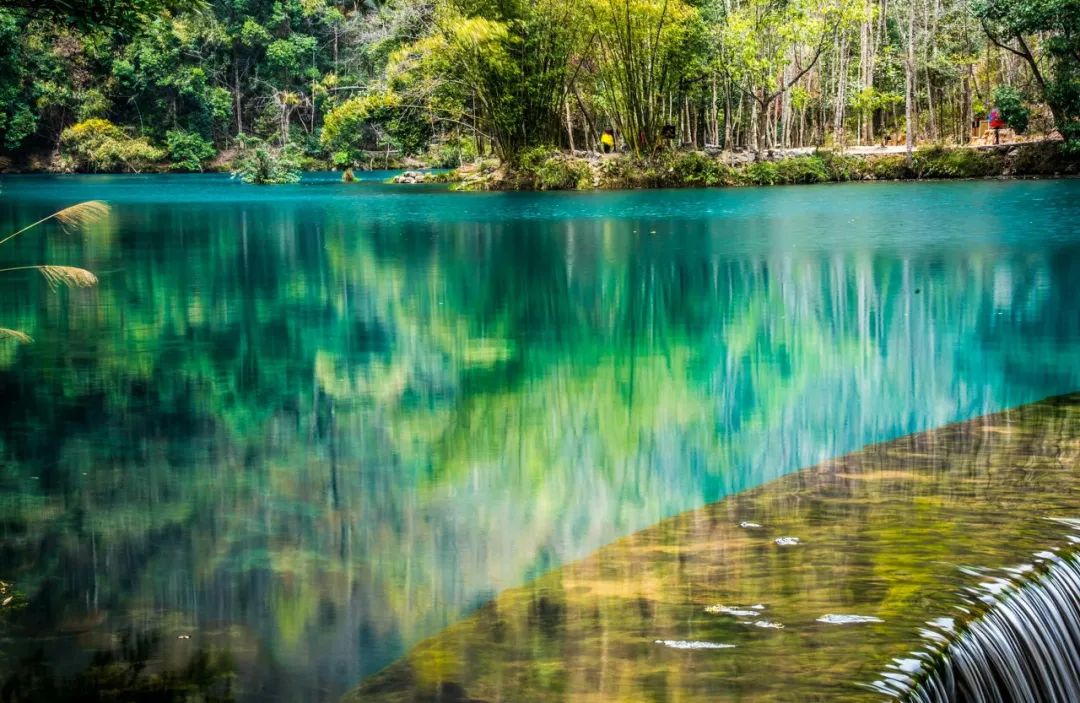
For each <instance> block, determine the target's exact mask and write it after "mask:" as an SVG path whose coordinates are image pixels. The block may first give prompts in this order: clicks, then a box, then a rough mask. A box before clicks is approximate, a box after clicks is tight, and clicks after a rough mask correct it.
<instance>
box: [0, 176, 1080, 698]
mask: <svg viewBox="0 0 1080 703" xmlns="http://www.w3.org/2000/svg"><path fill="white" fill-rule="evenodd" d="M90 198H100V199H104V200H107V201H108V202H110V203H111V204H112V206H113V215H112V217H111V218H110V220H109V221H108V222H107V223H105V224H102V225H99V226H96V227H94V228H93V229H92V230H91V231H89V232H87V233H86V234H85V235H77V234H65V233H63V232H62V231H60V230H59V229H58V228H55V227H51V228H49V229H47V230H42V232H40V233H37V234H34V235H26V236H24V237H22V238H20V240H16V243H13V244H12V245H5V246H4V247H2V248H0V264H3V265H17V264H24V263H45V262H48V263H67V264H73V265H82V266H86V267H87V268H90V269H92V270H94V271H96V272H97V273H98V274H99V276H100V279H101V282H100V285H99V286H98V287H97V288H95V289H90V290H85V291H73V292H67V291H50V290H49V289H48V287H47V286H46V285H44V283H43V282H41V281H38V280H36V279H34V278H30V277H18V276H16V275H14V274H12V275H5V277H3V278H2V279H0V299H2V301H3V307H2V308H0V315H2V319H0V326H4V327H13V328H19V329H24V330H25V331H27V332H28V333H30V334H31V335H32V336H33V337H34V338H35V343H34V344H33V345H28V346H17V345H15V344H12V343H3V344H2V345H0V398H2V402H0V465H2V466H3V471H2V472H0V579H3V580H5V581H11V582H13V583H14V584H15V585H16V586H17V587H18V588H19V589H20V590H21V592H22V593H23V594H24V595H25V601H26V606H25V607H24V608H23V609H21V610H20V611H18V612H16V613H12V614H11V615H10V616H9V617H8V620H9V622H7V623H6V624H5V625H4V627H5V633H6V635H5V638H4V640H3V642H2V643H0V648H2V655H3V657H4V661H3V664H2V667H3V671H4V672H5V676H7V677H9V678H10V676H12V675H16V674H18V672H22V674H21V675H22V676H23V678H21V679H18V680H19V681H25V680H26V674H25V672H26V671H27V670H28V667H30V665H29V664H27V661H28V657H31V656H37V657H38V658H37V659H35V660H34V661H35V662H36V663H34V664H33V666H35V667H39V669H34V670H35V671H38V670H43V671H46V672H47V674H42V677H44V678H48V677H49V676H52V677H61V678H62V677H69V678H70V677H75V676H78V675H79V672H82V671H85V670H86V667H87V666H88V665H89V663H90V662H91V659H92V656H93V655H94V653H95V652H96V653H98V656H99V658H100V657H102V656H105V655H103V654H102V653H106V654H107V656H109V657H114V658H115V659H117V660H118V661H129V660H131V659H132V658H133V657H135V658H138V657H142V658H144V659H147V660H148V661H150V662H151V663H152V666H151V667H150V670H151V671H173V670H177V669H182V668H183V667H185V666H189V664H190V662H191V657H192V653H193V652H197V651H205V652H209V653H211V654H210V655H208V656H209V657H210V658H209V659H205V658H204V660H201V661H202V662H203V663H202V664H201V666H203V667H204V669H208V670H210V671H217V669H226V670H229V671H235V672H236V677H235V679H232V680H231V684H230V686H231V688H230V693H231V694H232V695H235V696H236V697H238V698H240V699H241V700H280V701H294V700H295V701H301V700H305V701H306V700H333V699H335V698H337V697H338V696H339V695H340V694H342V693H343V692H345V691H347V690H348V689H350V688H351V687H352V686H354V685H355V684H357V683H358V682H360V681H361V680H363V679H364V678H365V677H367V676H369V675H370V674H372V673H374V672H376V671H378V670H380V669H382V668H383V667H384V666H386V665H388V664H390V663H391V662H393V661H394V660H396V659H397V658H399V657H400V656H402V655H403V654H404V653H405V652H406V651H408V650H409V649H410V648H411V647H413V646H414V645H415V644H416V643H418V642H420V641H421V640H423V639H424V638H426V637H428V636H431V635H433V634H435V633H436V632H438V631H440V630H441V629H443V628H445V627H447V626H448V625H451V624H452V623H455V622H457V621H459V620H461V618H463V617H465V616H466V615H468V614H469V613H470V612H472V611H473V610H475V609H476V608H477V607H478V606H480V605H482V604H484V603H486V602H488V601H489V600H490V599H492V598H493V597H494V596H496V595H497V594H498V593H500V592H502V591H503V590H504V589H508V588H513V587H516V586H521V585H522V584H525V583H527V582H529V581H530V580H532V579H534V578H536V577H538V576H540V575H542V574H544V573H547V572H548V571H550V570H551V569H553V568H556V567H558V566H561V565H564V564H567V563H569V562H572V561H573V560H575V559H579V558H581V557H584V556H586V555H588V554H590V553H591V552H593V551H594V550H596V549H597V548H599V547H601V546H603V545H605V544H607V543H610V542H612V541H613V540H616V539H619V538H621V537H624V536H626V535H628V534H630V533H632V532H634V531H636V530H639V529H642V528H645V527H648V526H650V525H652V524H654V523H656V522H658V521H660V520H662V519H664V518H667V517H670V516H673V515H676V514H679V513H682V512H684V511H686V510H689V509H693V508H698V507H700V506H703V505H705V504H708V503H711V502H713V501H717V500H719V499H721V498H724V497H725V496H730V495H733V494H736V493H738V492H740V491H744V490H746V489H749V488H752V487H754V486H758V485H760V484H762V483H764V482H766V481H769V480H771V479H774V478H777V477H780V476H783V475H785V474H787V473H790V472H791V471H794V470H795V469H798V468H800V467H804V466H809V465H812V464H816V463H819V462H822V461H825V460H827V459H830V458H832V457H837V456H840V455H842V454H845V453H847V452H850V451H853V450H856V449H858V448H859V447H862V446H863V445H865V444H867V443H870V442H877V441H883V440H888V439H891V438H895V437H898V436H901V435H904V434H907V433H910V432H916V431H920V430H926V429H929V428H933V427H937V426H940V425H942V424H945V423H948V422H952V421H956V420H964V419H968V418H972V417H976V416H979V415H983V414H985V413H989V412H994V411H998V410H1001V409H1003V408H1008V407H1012V406H1015V405H1018V404H1021V403H1026V402H1030V401H1034V400H1038V399H1040V398H1044V397H1046V396H1049V395H1055V394H1061V393H1067V392H1071V391H1074V390H1076V389H1078V388H1080V364H1078V363H1077V361H1078V359H1080V313H1078V311H1077V307H1076V302H1075V301H1076V291H1077V290H1078V289H1080V228H1078V227H1077V226H1076V222H1078V221H1080V181H1031V182H997V181H985V182H983V181H968V182H947V183H904V184H879V183H875V184H854V185H829V186H806V187H794V188H771V189H732V190H687V191H648V192H619V193H573V194H557V193H540V194H497V193H484V194H455V193H449V192H445V191H443V190H441V189H438V188H431V187H426V186H425V187H419V188H409V187H404V186H398V187H392V186H386V185H382V184H381V183H379V182H378V181H377V180H372V181H367V182H364V183H360V184H351V185H350V184H341V183H339V182H337V181H336V180H335V177H334V176H333V175H326V176H316V177H309V178H308V179H306V180H305V182H303V183H301V184H298V185H295V186H280V187H263V188H259V187H254V186H245V185H242V184H239V183H235V182H232V181H229V180H228V179H227V178H224V177H221V176H137V177H116V176H92V177H43V176H42V177H37V176H34V177H17V178H14V177H13V178H4V179H3V180H0V227H2V230H3V231H6V230H10V229H13V228H15V227H17V226H20V225H21V224H24V223H26V222H28V221H32V220H33V219H36V218H38V217H40V216H43V215H44V214H47V213H48V212H51V211H52V210H55V209H57V208H59V207H63V206H66V205H69V204H71V203H73V202H77V201H80V200H85V199H90ZM865 558H866V559H869V560H873V559H882V558H885V557H884V556H883V555H878V554H877V553H876V552H874V553H872V554H868V555H866V556H865ZM222 652H228V653H229V655H228V657H225V658H222V657H219V656H218V655H220V654H221V653H222ZM215 667H216V668H215ZM31 668H32V667H31ZM11 672H16V674H12V673H11ZM23 685H24V686H29V685H30V684H23Z"/></svg>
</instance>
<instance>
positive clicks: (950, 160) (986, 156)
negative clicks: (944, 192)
mask: <svg viewBox="0 0 1080 703" xmlns="http://www.w3.org/2000/svg"><path fill="white" fill-rule="evenodd" d="M912 171H914V175H915V176H916V177H917V178H983V177H986V176H993V175H997V174H1000V173H1001V172H1002V157H1001V155H1000V154H997V153H992V152H986V151H979V150H977V149H943V148H941V147H933V148H930V149H926V150H923V151H916V152H915V154H914V155H913V157H912Z"/></svg>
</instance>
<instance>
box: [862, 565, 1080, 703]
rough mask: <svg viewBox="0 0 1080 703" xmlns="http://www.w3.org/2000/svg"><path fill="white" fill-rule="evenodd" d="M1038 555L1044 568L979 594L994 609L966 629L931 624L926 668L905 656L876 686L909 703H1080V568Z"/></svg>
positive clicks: (974, 596)
mask: <svg viewBox="0 0 1080 703" xmlns="http://www.w3.org/2000/svg"><path fill="white" fill-rule="evenodd" d="M1037 556H1039V557H1040V558H1042V560H1043V566H1042V568H1039V569H1015V570H1012V573H1014V574H1015V578H1016V580H1015V581H1011V582H1009V583H1008V584H1005V585H1004V587H1003V584H1002V583H1001V582H1000V581H998V580H995V581H990V582H984V583H983V584H981V587H980V588H979V589H975V590H973V591H972V592H971V593H970V598H971V600H972V601H973V602H975V601H981V602H983V603H989V607H988V608H986V610H985V612H983V613H982V614H981V615H979V616H978V617H976V618H974V619H973V620H972V621H970V622H968V623H966V624H964V626H962V627H960V628H954V625H953V621H952V620H951V619H945V620H946V621H947V623H946V622H943V621H942V620H940V619H939V620H935V621H931V622H929V623H927V625H929V626H930V628H931V629H929V630H924V631H923V634H924V636H925V637H926V639H927V641H928V645H927V647H926V649H924V650H922V651H918V652H915V653H913V655H912V656H914V657H916V658H917V660H918V661H919V662H920V663H921V666H918V667H916V666H914V665H913V661H914V660H913V659H911V658H905V659H898V660H896V662H894V663H893V664H892V665H891V666H890V667H889V668H888V670H886V671H885V672H882V677H881V679H879V680H878V681H875V682H874V683H873V684H872V685H871V686H870V687H871V688H873V689H874V690H876V691H878V692H879V693H883V694H886V695H888V696H889V697H890V698H892V699H894V700H899V701H904V702H905V703H960V702H963V703H1076V702H1077V701H1080V565H1078V562H1077V559H1076V558H1074V557H1060V556H1058V555H1056V554H1053V553H1050V552H1042V553H1040V554H1039V555H1037ZM946 625H947V626H946Z"/></svg>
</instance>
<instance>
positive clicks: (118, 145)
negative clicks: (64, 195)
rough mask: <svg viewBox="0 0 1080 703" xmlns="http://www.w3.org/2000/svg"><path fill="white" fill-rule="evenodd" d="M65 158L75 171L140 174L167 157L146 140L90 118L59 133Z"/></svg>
mask: <svg viewBox="0 0 1080 703" xmlns="http://www.w3.org/2000/svg"><path fill="white" fill-rule="evenodd" d="M60 150H61V155H62V157H63V158H64V159H65V160H67V161H68V164H69V165H70V166H71V167H72V168H73V169H75V170H80V171H81V170H87V171H117V170H127V171H133V172H135V173H138V172H139V171H141V170H143V169H145V168H146V167H147V166H150V165H151V164H153V163H154V162H155V161H159V160H160V159H161V158H162V157H163V156H164V154H163V153H162V152H161V150H160V149H157V148H155V147H153V146H151V145H150V142H148V141H147V140H146V139H145V138H143V137H138V138H136V137H129V136H128V135H127V133H126V132H124V130H122V129H120V128H119V127H117V126H116V125H114V124H113V123H112V122H109V121H108V120H103V119H98V118H94V119H90V120H85V121H83V122H79V123H78V124H75V125H72V126H71V127H68V128H67V129H65V130H64V131H63V132H62V133H61V134H60Z"/></svg>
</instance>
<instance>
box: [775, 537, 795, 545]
mask: <svg viewBox="0 0 1080 703" xmlns="http://www.w3.org/2000/svg"><path fill="white" fill-rule="evenodd" d="M776 543H777V544H778V545H780V546H781V547H790V546H792V545H795V544H798V543H799V538H798V537H777V538H776Z"/></svg>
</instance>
